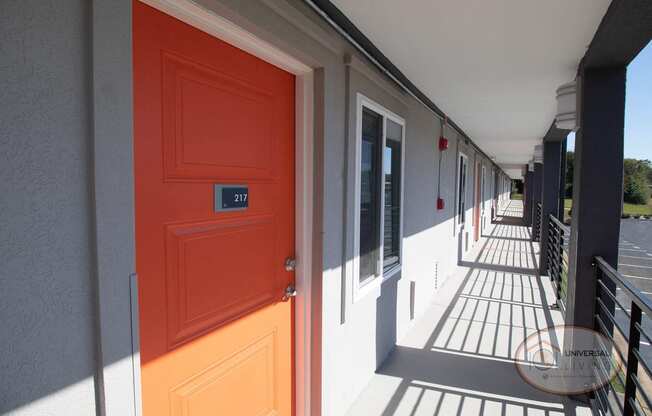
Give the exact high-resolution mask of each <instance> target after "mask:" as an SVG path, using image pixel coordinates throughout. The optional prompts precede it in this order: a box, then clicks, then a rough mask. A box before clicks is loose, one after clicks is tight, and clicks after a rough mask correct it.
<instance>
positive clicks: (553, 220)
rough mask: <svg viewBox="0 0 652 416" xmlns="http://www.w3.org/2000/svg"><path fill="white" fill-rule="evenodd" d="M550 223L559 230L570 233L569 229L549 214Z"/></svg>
mask: <svg viewBox="0 0 652 416" xmlns="http://www.w3.org/2000/svg"><path fill="white" fill-rule="evenodd" d="M550 221H552V222H553V223H554V224H555V225H556V226H557V227H559V229H560V230H562V231H563V232H565V233H568V232H570V227H568V226H566V225H565V224H563V223H562V222H561V221H559V220H558V219H557V217H555V216H554V215H552V214H550Z"/></svg>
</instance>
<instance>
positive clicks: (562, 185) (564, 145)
mask: <svg viewBox="0 0 652 416" xmlns="http://www.w3.org/2000/svg"><path fill="white" fill-rule="evenodd" d="M567 153H568V139H564V140H562V141H561V175H560V177H559V211H558V215H557V218H558V219H559V221H561V222H564V200H565V199H566V154H567Z"/></svg>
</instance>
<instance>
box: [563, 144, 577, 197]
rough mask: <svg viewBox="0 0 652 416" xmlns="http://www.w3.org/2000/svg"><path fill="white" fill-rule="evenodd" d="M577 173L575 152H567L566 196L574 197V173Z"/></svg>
mask: <svg viewBox="0 0 652 416" xmlns="http://www.w3.org/2000/svg"><path fill="white" fill-rule="evenodd" d="M574 174H575V153H573V152H566V186H565V188H564V192H565V193H566V198H572V197H573V175H574Z"/></svg>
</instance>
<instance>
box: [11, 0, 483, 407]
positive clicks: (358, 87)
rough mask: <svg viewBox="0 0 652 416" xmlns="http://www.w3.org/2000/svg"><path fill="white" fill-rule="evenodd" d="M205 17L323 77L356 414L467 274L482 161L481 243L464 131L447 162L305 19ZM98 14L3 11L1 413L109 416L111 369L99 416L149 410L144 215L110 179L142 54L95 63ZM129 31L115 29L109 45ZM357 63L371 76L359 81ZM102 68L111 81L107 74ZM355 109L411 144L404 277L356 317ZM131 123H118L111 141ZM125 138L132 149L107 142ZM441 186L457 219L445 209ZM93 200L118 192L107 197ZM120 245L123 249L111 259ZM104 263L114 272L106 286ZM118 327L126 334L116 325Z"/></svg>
mask: <svg viewBox="0 0 652 416" xmlns="http://www.w3.org/2000/svg"><path fill="white" fill-rule="evenodd" d="M197 2H198V3H199V4H201V5H202V6H204V7H206V8H208V9H210V10H213V11H214V12H216V13H218V14H220V15H222V16H225V17H227V18H228V19H230V20H231V21H233V22H234V23H236V24H238V25H240V26H241V27H243V28H245V29H247V30H249V31H251V32H252V33H254V34H255V35H257V36H259V37H261V38H264V39H265V40H266V41H268V42H270V43H272V44H274V45H276V46H278V47H280V48H282V49H284V50H285V51H287V52H289V53H291V54H293V55H294V56H296V57H297V58H299V59H302V60H303V61H304V62H306V63H307V64H309V65H311V66H313V67H314V68H319V69H320V74H323V91H321V93H323V100H324V113H323V114H321V115H320V117H319V118H320V119H323V131H319V132H317V134H316V135H318V136H320V137H323V140H324V149H323V151H324V154H323V167H324V176H323V178H322V181H323V183H322V187H323V195H322V196H321V197H322V200H323V204H324V212H323V225H322V230H317V232H319V231H321V232H322V235H323V252H322V257H323V258H322V262H323V273H322V275H321V276H320V279H321V282H320V284H321V288H322V310H321V312H322V335H321V347H322V370H321V380H322V389H321V395H322V405H321V407H322V413H323V414H324V415H341V414H343V413H345V411H346V410H347V409H348V408H349V406H350V405H351V403H352V402H353V400H355V398H356V397H357V395H358V394H359V392H360V391H361V390H362V389H363V388H364V387H365V385H366V383H367V382H368V380H369V379H370V377H371V375H372V374H373V372H374V370H375V369H376V368H377V367H378V366H379V365H380V364H381V363H382V361H383V360H384V359H385V358H386V357H387V355H388V354H389V353H390V352H391V350H392V349H393V347H394V345H395V342H396V341H397V340H398V339H400V338H401V337H402V336H403V335H404V334H405V333H406V331H407V330H408V329H409V328H410V326H411V325H412V322H413V317H418V316H419V315H420V314H421V313H423V311H424V310H425V309H426V307H427V306H428V304H429V302H430V301H431V299H432V298H433V296H437V292H436V289H437V288H438V287H439V286H441V284H442V283H443V281H444V280H445V279H446V278H447V277H448V276H449V275H450V274H451V272H452V271H453V270H454V267H455V266H456V264H457V259H458V255H459V253H458V250H457V247H458V244H457V242H458V238H459V237H460V232H459V230H458V228H459V227H458V226H456V222H455V212H456V204H455V203H456V172H457V159H458V152H459V151H462V152H464V153H465V154H466V155H467V156H468V158H469V165H468V173H467V192H466V196H465V197H466V201H467V202H466V206H467V214H466V218H467V220H466V224H465V229H464V230H463V232H468V233H469V243H470V244H471V243H472V226H471V224H472V215H473V201H474V198H475V197H474V190H473V186H474V178H475V176H474V175H475V172H474V167H475V162H476V161H478V160H480V159H481V156H480V155H479V154H476V152H475V151H474V150H473V149H472V148H471V147H470V146H468V145H467V144H465V142H464V140H463V139H460V138H459V135H458V134H457V133H456V132H454V131H452V130H451V129H450V128H446V129H445V131H444V132H443V135H444V136H446V137H447V138H448V139H449V141H450V146H449V149H448V150H447V151H444V152H443V153H442V154H441V155H440V154H439V150H438V149H437V140H438V138H439V137H440V136H441V135H442V131H441V121H440V120H439V119H438V118H437V117H435V115H434V114H433V113H432V112H430V110H428V109H427V108H426V107H424V106H423V105H422V104H421V103H419V102H417V101H416V100H414V99H413V98H412V97H411V96H409V95H407V94H406V93H404V92H403V91H402V90H400V89H399V88H398V86H397V85H395V84H394V83H393V82H391V81H389V80H388V79H387V78H385V77H384V76H382V75H381V74H380V73H379V72H378V71H377V69H375V68H374V67H373V66H371V65H370V64H369V63H368V62H367V61H366V60H364V58H361V57H360V56H359V55H358V54H357V53H356V51H355V50H353V48H352V47H351V46H350V45H348V44H347V43H345V42H344V41H343V39H342V38H341V37H339V35H337V34H336V33H335V32H334V31H333V30H332V29H331V28H330V27H328V26H327V25H326V23H324V22H323V21H322V20H320V19H319V18H318V17H317V16H316V15H315V14H314V13H313V12H312V11H310V10H308V9H307V7H306V6H305V4H303V2H301V1H299V0H289V1H284V0H262V1H260V2H253V1H251V2H245V1H240V0H198V1H197ZM87 4H88V3H87V2H84V1H81V0H78V1H73V0H66V1H57V2H54V1H47V2H46V1H38V2H37V1H29V2H24V1H22V2H19V1H14V0H11V1H4V2H3V3H2V5H1V6H0V7H1V9H0V41H1V42H2V44H1V46H2V47H1V48H0V51H1V53H2V56H1V58H2V59H1V60H0V91H2V98H3V100H2V101H1V104H0V106H1V107H0V140H1V142H0V145H1V146H2V149H1V150H2V151H1V152H0V158H1V159H0V177H2V181H0V192H1V194H2V195H4V196H10V197H5V198H2V199H0V231H1V233H0V264H2V265H3V267H2V268H1V269H0V270H1V271H0V273H2V278H1V279H0V296H1V299H0V300H1V301H0V316H1V317H2V320H3V322H6V323H8V324H3V325H2V326H0V348H2V351H3V354H0V372H1V373H0V374H1V375H2V378H3V379H11V380H14V382H13V383H3V385H2V386H0V413H2V412H14V413H15V414H66V415H89V414H94V413H95V411H96V404H95V401H96V399H95V397H96V393H95V389H94V377H95V370H96V366H99V367H100V368H101V369H102V371H100V372H98V383H100V384H101V387H102V389H98V394H97V397H100V399H101V402H102V403H100V404H99V406H100V407H106V411H107V414H108V415H114V414H115V415H120V416H122V415H124V414H126V413H125V412H126V411H127V410H126V409H128V408H130V407H131V406H132V404H131V403H132V402H131V400H133V397H126V396H128V395H130V394H133V391H132V390H131V389H130V388H127V387H126V386H125V384H124V383H127V382H128V380H126V379H125V378H124V376H125V375H128V374H130V373H129V371H128V367H129V366H130V365H131V363H130V362H129V361H124V360H122V358H128V354H129V353H130V351H129V349H130V344H129V343H130V341H131V340H130V338H129V332H128V331H126V330H125V329H126V326H125V325H128V322H126V321H128V320H129V314H128V313H126V311H127V309H128V305H129V299H127V298H128V296H129V285H128V273H129V272H130V271H132V270H133V250H132V246H131V245H130V244H129V235H130V232H131V231H130V227H131V226H132V225H131V223H127V224H119V222H118V221H119V218H129V215H131V214H130V212H131V207H130V206H129V205H130V203H131V202H130V201H131V200H132V199H131V198H132V194H131V193H130V192H131V191H130V189H131V188H130V176H129V175H128V174H127V175H123V174H121V175H119V176H118V175H116V176H112V175H111V167H112V166H120V167H121V168H120V169H119V170H120V171H122V172H124V171H127V172H128V171H129V166H130V163H131V159H130V151H129V150H128V149H129V141H130V140H131V139H130V132H129V129H130V124H129V122H130V120H129V115H128V113H129V111H130V107H129V106H130V104H129V102H130V101H129V100H130V98H131V96H130V95H129V93H128V91H129V89H130V86H129V85H125V83H128V81H129V80H128V79H123V81H124V82H120V76H123V77H124V74H125V73H128V70H125V67H127V68H128V66H129V65H130V53H127V52H128V51H127V49H128V45H129V38H128V37H127V36H125V35H124V33H121V34H118V35H116V41H119V42H122V43H121V44H122V45H126V46H125V47H124V48H123V49H120V48H114V49H111V45H112V42H111V37H110V36H103V37H98V36H95V42H96V45H95V46H96V47H97V49H96V53H95V54H94V56H93V57H91V56H90V51H91V45H90V44H89V43H88V42H89V41H90V36H89V35H90V29H89V23H88V22H89V16H90V10H89V8H88V6H87ZM120 4H121V5H122V8H121V9H120V10H121V13H124V15H120V14H115V15H111V13H110V10H106V11H105V12H106V13H107V15H106V16H110V17H111V18H114V19H117V20H116V22H117V23H119V22H123V23H124V21H122V20H120V19H121V16H123V18H124V19H128V18H129V16H128V12H125V7H124V6H125V4H126V3H125V2H124V1H121V3H120ZM97 10H100V9H96V12H97ZM112 10H116V9H115V8H112ZM95 19H97V15H95ZM98 23H101V22H97V21H95V22H94V24H96V25H97V24H98ZM105 23H106V22H105ZM108 26H110V27H108ZM118 26H119V25H118V24H111V25H106V24H105V25H104V26H103V29H102V30H103V33H105V34H106V33H109V32H110V29H111V28H117V27H118ZM122 27H123V32H124V26H122ZM116 30H117V29H116ZM95 35H97V33H95ZM98 39H99V40H98ZM100 51H103V52H101V53H100ZM347 55H351V56H353V57H354V61H355V62H356V63H355V65H352V66H347V65H346V64H345V61H344V57H345V56H347ZM91 58H92V59H93V62H95V64H96V65H101V66H102V68H103V69H104V71H102V70H98V69H95V71H94V72H91V68H90V62H91ZM112 65H114V66H112ZM109 69H110V70H109ZM116 73H119V74H120V75H119V76H116V75H115V74H116ZM92 75H94V76H95V79H94V80H95V82H96V85H94V86H91V85H92V84H91V82H90V77H91V76H92ZM127 78H128V76H127ZM91 88H94V89H93V90H92V91H91ZM91 92H92V93H91ZM357 92H360V93H363V94H364V95H366V96H367V97H368V98H370V99H372V100H374V101H376V102H378V103H379V104H381V105H382V106H384V107H386V108H388V109H390V110H391V111H393V112H394V113H396V114H398V115H400V116H401V117H403V118H404V119H405V121H406V127H405V129H406V137H405V178H404V206H403V209H404V213H403V220H404V223H403V231H404V242H403V261H402V270H401V273H399V274H398V275H397V276H396V277H395V278H392V279H390V280H388V281H387V282H385V283H384V284H383V285H382V287H381V288H380V290H379V291H378V292H377V293H373V294H370V295H368V296H365V297H363V298H362V299H360V300H358V301H355V302H354V301H353V300H352V283H353V280H352V279H353V276H352V275H351V274H350V270H349V269H348V268H347V267H346V266H347V262H348V261H349V260H350V259H351V257H352V239H353V229H352V227H353V225H352V224H353V221H352V212H353V211H352V210H353V208H354V207H352V206H351V203H350V201H352V192H353V187H352V184H353V182H352V181H353V177H352V171H353V170H352V169H353V165H352V163H351V160H350V157H349V156H350V145H351V141H352V140H354V139H355V136H354V132H355V129H354V128H353V126H355V122H356V120H355V94H356V93H357ZM435 99H436V97H435ZM91 105H94V107H91ZM91 108H94V109H95V111H96V114H94V115H93V114H92V112H91ZM92 115H93V117H91V116H92ZM115 120H120V123H113V124H112V121H115ZM111 134H116V135H118V137H117V138H116V139H115V140H113V141H111V140H108V139H107V138H110V136H111ZM101 137H104V139H101ZM92 139H94V140H95V142H93V140H92ZM92 144H94V145H95V147H93V146H92ZM125 148H126V149H127V151H126V153H125V151H124V149H125ZM94 151H95V160H94V162H95V163H94V164H93V163H92V160H91V155H93V152H94ZM121 152H122V153H121ZM121 154H122V155H124V157H120V155H121ZM440 156H441V162H440ZM440 163H441V169H440ZM484 163H485V165H486V166H487V178H486V181H485V183H486V186H485V195H484V198H485V199H487V200H488V201H489V200H490V198H491V193H490V187H489V186H488V185H489V182H490V180H491V179H490V177H489V175H490V174H491V168H490V161H488V160H484ZM440 172H441V173H440ZM439 174H441V177H440V178H439V179H440V188H439V193H440V195H441V197H442V198H443V199H444V201H445V209H443V210H437V209H436V198H437V182H438V177H437V176H438V175H439ZM93 185H94V186H95V189H96V190H97V189H101V190H102V192H100V194H97V195H93V193H92V192H91V189H92V187H93ZM112 189H113V190H114V191H113V192H115V195H114V196H115V197H116V198H114V197H112V194H111V190H112ZM94 204H95V205H94ZM103 209H104V210H105V211H103ZM95 213H97V215H98V216H99V217H98V218H95V217H94V214H95ZM489 214H490V205H489V202H488V203H487V210H486V215H489ZM118 225H120V226H119V227H118ZM92 230H96V231H92ZM118 241H122V242H124V241H126V242H127V244H120V243H118ZM116 245H117V246H119V247H120V250H118V251H112V247H116ZM91 247H96V249H97V254H98V256H99V261H98V266H97V271H96V272H94V270H96V269H95V267H96V266H95V265H94V263H95V262H94V261H93V260H92V259H93V256H94V253H93V250H92V249H91ZM130 252H131V254H132V255H129V253H130ZM95 273H98V275H97V276H95ZM96 277H97V279H98V281H99V285H100V289H101V293H100V294H99V296H98V297H97V298H99V301H100V305H99V306H98V305H97V304H96V299H97V298H96V296H95V292H94V288H95V285H94V283H93V282H95V281H96V280H95V279H96ZM122 279H124V280H122ZM412 287H414V288H415V293H414V297H412V295H411V288H412ZM95 310H98V311H100V313H101V316H100V318H99V319H98V322H99V323H100V325H101V326H100V327H101V332H102V335H103V337H104V339H103V340H102V342H101V345H103V346H104V347H105V348H104V350H103V351H101V355H99V354H95V345H96V342H97V343H100V340H99V338H98V337H99V333H98V332H97V331H95V330H94V328H95V321H96V319H95V318H96V315H95V312H94V311H95ZM411 311H413V312H414V315H412V314H411ZM111 316H116V317H118V318H119V320H117V321H111V320H110V317H111ZM5 352H6V353H5ZM100 358H101V359H100ZM96 363H101V364H96ZM110 366H112V367H113V368H114V370H110V369H108V368H109V367H110ZM123 387H124V388H123ZM122 396H125V400H124V401H123V400H121V397H122Z"/></svg>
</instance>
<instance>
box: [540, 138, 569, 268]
mask: <svg viewBox="0 0 652 416" xmlns="http://www.w3.org/2000/svg"><path fill="white" fill-rule="evenodd" d="M562 147H563V146H562V142H553V141H547V142H544V144H543V193H542V205H543V208H542V210H541V218H542V221H541V240H540V241H541V250H539V251H540V253H539V273H540V274H542V275H544V274H547V272H548V256H547V252H548V250H547V247H548V227H549V225H550V221H549V219H548V217H549V216H550V215H552V216H554V217H557V218H559V195H560V194H559V184H560V177H561V176H562V174H561V172H562V171H561V169H562V163H561V159H562Z"/></svg>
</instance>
